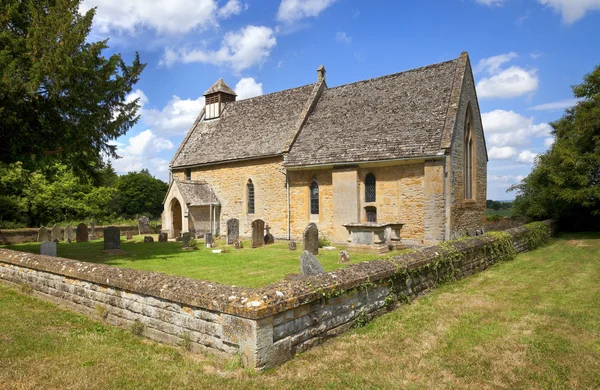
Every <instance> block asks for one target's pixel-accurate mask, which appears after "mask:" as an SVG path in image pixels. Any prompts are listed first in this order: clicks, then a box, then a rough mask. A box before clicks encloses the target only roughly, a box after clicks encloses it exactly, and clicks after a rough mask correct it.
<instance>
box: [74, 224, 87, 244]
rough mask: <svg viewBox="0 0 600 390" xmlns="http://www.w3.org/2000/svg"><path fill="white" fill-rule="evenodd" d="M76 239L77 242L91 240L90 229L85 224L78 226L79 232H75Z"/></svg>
mask: <svg viewBox="0 0 600 390" xmlns="http://www.w3.org/2000/svg"><path fill="white" fill-rule="evenodd" d="M75 238H76V239H77V242H88V241H89V239H90V236H89V233H88V227H87V225H86V224H85V223H80V224H79V225H77V230H76V232H75Z"/></svg>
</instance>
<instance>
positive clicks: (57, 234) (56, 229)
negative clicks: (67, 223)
mask: <svg viewBox="0 0 600 390" xmlns="http://www.w3.org/2000/svg"><path fill="white" fill-rule="evenodd" d="M61 233H62V229H61V228H60V226H56V225H54V227H53V228H52V241H55V240H58V241H60V234H61Z"/></svg>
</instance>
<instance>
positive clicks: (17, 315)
mask: <svg viewBox="0 0 600 390" xmlns="http://www.w3.org/2000/svg"><path fill="white" fill-rule="evenodd" d="M599 286H600V233H587V234H563V235H561V236H560V237H559V238H558V239H555V240H552V242H551V244H550V245H548V246H546V247H543V248H540V249H538V250H536V251H533V252H529V253H525V254H522V255H519V256H517V258H516V259H515V260H513V261H511V262H506V263H501V264H498V265H496V266H494V267H492V268H491V269H489V270H487V271H485V272H482V273H479V274H477V275H474V276H471V277H469V278H467V279H464V280H461V281H458V282H454V283H450V284H447V285H444V286H443V287H441V288H439V289H437V290H435V291H433V292H431V293H430V294H428V295H426V296H425V297H422V298H420V299H418V300H417V301H415V302H413V303H412V304H410V305H405V306H402V307H401V308H399V309H397V310H394V311H392V312H390V313H388V314H386V315H384V316H382V317H379V318H377V319H375V320H374V321H372V322H371V323H369V324H367V326H365V327H364V328H361V329H356V330H352V331H350V332H347V333H345V334H344V335H342V336H340V337H337V338H335V339H332V340H331V341H329V342H327V343H326V344H324V345H322V346H319V347H315V348H313V349H311V350H309V351H307V352H305V353H303V354H301V355H300V356H297V357H296V358H295V359H294V360H292V361H290V362H288V363H286V364H285V365H283V366H281V367H279V368H277V369H273V370H270V371H268V372H266V373H261V374H259V373H255V372H253V371H250V370H245V369H242V368H240V367H239V360H237V359H235V358H234V359H231V360H228V361H224V360H220V359H217V358H214V357H210V356H205V355H192V354H190V353H188V352H186V351H185V350H184V349H183V348H182V347H169V346H164V345H158V344H156V343H154V342H150V341H147V340H144V339H142V338H138V337H136V336H134V335H133V334H131V333H130V332H128V331H123V330H119V329H116V328H113V327H111V326H107V325H103V324H101V323H99V322H96V321H93V320H91V319H89V318H87V317H85V316H82V315H79V314H76V313H73V312H70V311H67V310H63V309H61V308H58V307H57V306H55V305H54V304H51V303H47V302H43V301H41V300H39V299H37V298H34V297H31V296H28V295H25V294H23V293H21V292H19V291H18V290H17V289H13V288H11V287H6V286H5V285H2V284H0V388H9V389H12V388H18V389H20V388H32V389H34V388H36V389H37V388H43V389H66V388H89V389H114V388H119V389H121V388H123V389H160V388H171V389H182V388H197V389H207V388H219V389H232V388H235V389H239V388H276V389H283V388H294V389H298V388H308V389H312V388H374V389H375V388H390V389H399V388H408V389H439V388H458V389H463V388H470V389H489V388H500V389H597V388H600V287H599Z"/></svg>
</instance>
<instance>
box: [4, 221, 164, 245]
mask: <svg viewBox="0 0 600 390" xmlns="http://www.w3.org/2000/svg"><path fill="white" fill-rule="evenodd" d="M115 226H116V227H118V228H119V230H121V235H122V236H124V235H126V233H127V232H133V234H138V232H139V230H138V227H137V225H115ZM105 227H108V226H96V227H95V228H94V229H95V234H96V238H102V237H104V228H105ZM76 228H77V226H76V225H75V226H73V231H75V229H76ZM38 230H39V228H38V229H35V228H27V229H4V230H0V245H11V244H22V243H26V242H36V241H37V237H38ZM60 231H61V235H62V236H64V232H65V229H64V228H61V229H60ZM88 232H89V233H90V234H92V228H91V227H89V226H88ZM159 232H160V226H159V228H158V229H157V231H156V232H155V233H159ZM61 241H62V237H61Z"/></svg>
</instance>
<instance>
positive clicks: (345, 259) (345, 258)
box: [339, 250, 350, 263]
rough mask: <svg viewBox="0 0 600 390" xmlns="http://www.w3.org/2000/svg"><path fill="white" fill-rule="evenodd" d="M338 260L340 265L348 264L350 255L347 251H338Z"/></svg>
mask: <svg viewBox="0 0 600 390" xmlns="http://www.w3.org/2000/svg"><path fill="white" fill-rule="evenodd" d="M339 259H340V263H348V262H349V261H350V254H349V253H348V251H347V250H343V251H340V255H339Z"/></svg>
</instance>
